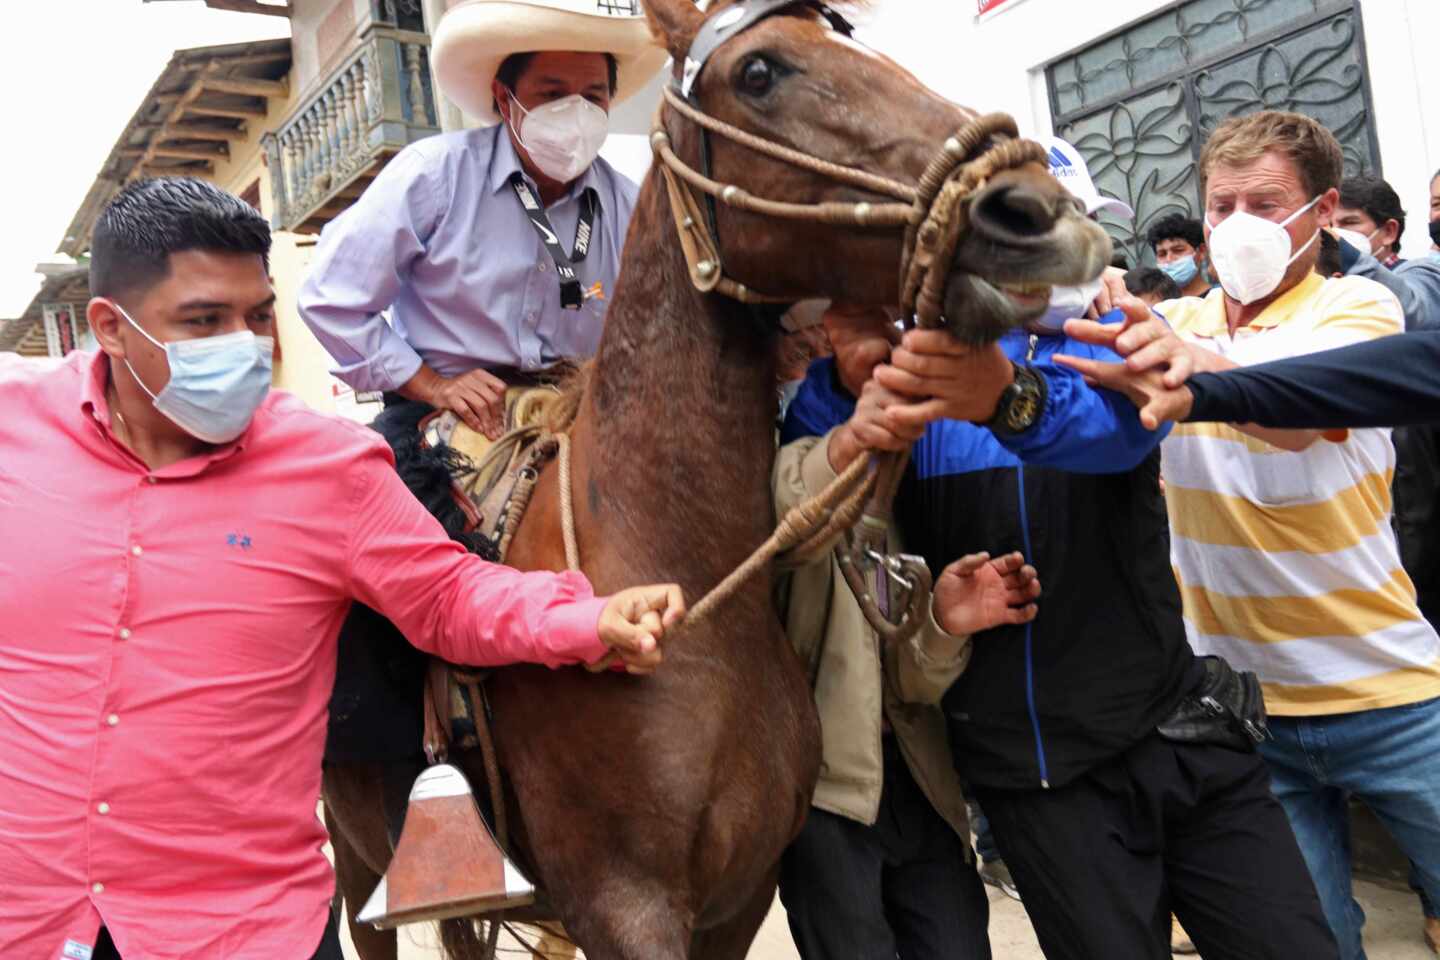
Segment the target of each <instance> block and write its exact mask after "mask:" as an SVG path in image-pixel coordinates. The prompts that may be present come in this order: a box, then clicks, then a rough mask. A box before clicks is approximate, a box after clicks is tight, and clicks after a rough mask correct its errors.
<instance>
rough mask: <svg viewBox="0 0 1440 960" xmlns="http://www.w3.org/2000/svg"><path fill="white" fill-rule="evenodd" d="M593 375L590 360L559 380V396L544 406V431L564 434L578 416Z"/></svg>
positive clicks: (592, 362)
mask: <svg viewBox="0 0 1440 960" xmlns="http://www.w3.org/2000/svg"><path fill="white" fill-rule="evenodd" d="M594 374H595V361H594V359H590V360H587V361H585V362H584V363H582V364H580V365H579V366H578V367H576V368H575V370H574V372H573V373H571V374H569V375H568V376H566V377H565V379H563V380H561V381H560V383H559V385H558V388H559V391H560V395H559V396H557V397H556V398H555V399H554V400H552V401H550V402H549V403H548V404H546V407H547V409H546V410H545V431H546V432H547V433H564V432H565V431H567V430H569V429H570V427H571V425H572V424H574V423H575V418H576V417H577V416H579V415H580V402H581V401H582V400H584V399H585V390H586V389H587V388H588V387H589V385H590V378H591V377H592V376H594Z"/></svg>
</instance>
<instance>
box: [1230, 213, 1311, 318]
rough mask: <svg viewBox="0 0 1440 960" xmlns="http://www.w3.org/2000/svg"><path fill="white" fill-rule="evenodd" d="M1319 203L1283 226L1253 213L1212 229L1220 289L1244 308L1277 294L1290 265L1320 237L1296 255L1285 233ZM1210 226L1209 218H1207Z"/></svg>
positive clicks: (1238, 215) (1286, 219)
mask: <svg viewBox="0 0 1440 960" xmlns="http://www.w3.org/2000/svg"><path fill="white" fill-rule="evenodd" d="M1319 202H1320V198H1319V197H1318V196H1317V197H1316V198H1315V199H1314V200H1311V201H1310V202H1309V203H1307V204H1305V206H1303V207H1301V208H1300V209H1299V210H1296V211H1295V212H1294V213H1292V214H1290V216H1288V217H1286V218H1285V219H1284V220H1283V221H1281V222H1280V223H1275V222H1273V221H1270V220H1265V219H1262V218H1260V217H1257V216H1255V215H1254V214H1253V213H1243V212H1239V211H1237V212H1235V213H1232V214H1230V216H1228V217H1226V218H1225V219H1224V220H1223V221H1222V222H1221V223H1220V225H1219V226H1214V225H1212V226H1211V227H1210V240H1209V246H1208V249H1209V251H1210V262H1211V264H1212V265H1214V267H1215V272H1216V273H1218V274H1219V275H1220V286H1222V287H1224V288H1225V292H1226V293H1227V294H1229V295H1230V296H1231V297H1232V298H1233V299H1235V300H1238V301H1240V302H1241V303H1244V304H1251V303H1254V302H1255V301H1256V300H1263V299H1265V298H1266V297H1268V296H1269V295H1270V294H1272V293H1274V292H1275V288H1276V287H1278V286H1280V281H1281V280H1283V279H1285V271H1286V270H1288V269H1289V267H1290V264H1292V263H1294V262H1295V260H1296V259H1297V258H1298V257H1299V256H1300V254H1302V253H1304V252H1305V251H1306V250H1308V249H1309V248H1310V245H1311V244H1312V243H1314V242H1315V239H1316V238H1317V237H1319V236H1320V231H1319V230H1318V229H1317V230H1316V231H1315V233H1314V234H1313V235H1312V236H1311V237H1310V239H1309V240H1306V241H1305V243H1304V244H1302V245H1301V247H1300V249H1299V250H1296V251H1295V252H1294V253H1293V254H1292V253H1291V252H1290V234H1289V233H1288V232H1287V231H1286V230H1285V228H1286V227H1287V226H1289V225H1290V224H1291V223H1292V222H1293V221H1294V220H1295V218H1296V217H1299V216H1300V215H1301V214H1303V213H1305V211H1307V210H1309V209H1310V208H1311V207H1313V206H1315V204H1317V203H1319ZM1206 222H1207V223H1208V222H1209V217H1208V216H1207V217H1206Z"/></svg>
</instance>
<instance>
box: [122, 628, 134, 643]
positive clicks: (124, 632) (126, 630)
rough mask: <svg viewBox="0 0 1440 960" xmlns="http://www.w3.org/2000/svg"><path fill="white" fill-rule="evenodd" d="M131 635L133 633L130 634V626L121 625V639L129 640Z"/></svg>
mask: <svg viewBox="0 0 1440 960" xmlns="http://www.w3.org/2000/svg"><path fill="white" fill-rule="evenodd" d="M130 636H131V634H130V628H129V627H121V628H120V639H121V640H129V639H130Z"/></svg>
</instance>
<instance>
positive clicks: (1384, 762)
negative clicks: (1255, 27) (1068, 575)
mask: <svg viewBox="0 0 1440 960" xmlns="http://www.w3.org/2000/svg"><path fill="white" fill-rule="evenodd" d="M1342 169H1343V159H1342V156H1341V151H1340V145H1339V144H1338V143H1337V142H1336V140H1335V138H1334V137H1333V136H1332V135H1331V134H1330V133H1329V131H1327V130H1326V129H1325V128H1324V127H1322V126H1321V125H1320V124H1318V123H1316V122H1315V121H1314V120H1311V119H1310V118H1309V117H1305V116H1301V115H1298V114H1293V113H1280V112H1275V111H1268V112H1264V113H1258V114H1254V115H1252V116H1248V117H1244V118H1240V119H1235V120H1230V121H1227V122H1226V123H1224V124H1222V125H1221V126H1220V127H1219V128H1217V129H1216V130H1215V132H1214V134H1213V135H1212V136H1211V138H1210V140H1209V142H1208V143H1207V144H1206V146H1205V148H1204V150H1203V151H1202V153H1201V155H1200V178H1201V187H1202V190H1203V191H1204V196H1205V207H1206V210H1205V232H1206V241H1207V243H1208V245H1209V250H1210V255H1211V257H1212V260H1213V262H1214V264H1215V267H1216V269H1217V271H1218V273H1219V276H1220V283H1221V288H1220V289H1215V290H1212V291H1210V293H1209V294H1208V295H1207V296H1205V297H1204V298H1184V299H1180V300H1172V301H1169V302H1166V303H1161V304H1159V305H1157V306H1156V308H1155V312H1156V313H1158V314H1159V316H1160V317H1163V318H1164V319H1165V320H1168V321H1169V324H1170V327H1171V328H1173V333H1172V332H1171V330H1170V329H1168V328H1167V327H1166V326H1165V324H1164V323H1163V322H1161V321H1160V320H1159V319H1157V318H1155V317H1151V318H1150V320H1149V321H1147V322H1143V323H1139V324H1130V325H1129V326H1128V329H1126V330H1125V331H1124V332H1123V333H1121V334H1120V335H1119V337H1118V338H1117V339H1116V341H1115V347H1116V349H1117V351H1118V352H1120V353H1121V354H1122V355H1127V365H1128V366H1129V367H1130V369H1131V370H1132V371H1138V370H1144V369H1150V368H1153V367H1167V368H1168V370H1169V373H1168V374H1167V375H1166V380H1167V381H1168V380H1170V379H1171V378H1173V379H1174V381H1175V383H1177V384H1178V383H1180V382H1183V380H1184V378H1185V376H1186V375H1188V372H1189V371H1190V370H1195V371H1201V372H1204V371H1219V370H1225V369H1230V368H1233V367H1236V366H1246V365H1249V364H1253V363H1261V362H1264V361H1267V360H1274V359H1278V358H1282V357H1291V356H1296V355H1298V354H1305V353H1311V352H1314V351H1317V350H1324V349H1326V348H1329V347H1338V346H1344V345H1347V344H1352V343H1358V342H1361V341H1366V340H1372V339H1375V338H1378V337H1384V336H1389V335H1391V334H1398V333H1402V332H1403V331H1404V329H1405V323H1404V317H1403V315H1402V312H1401V308H1400V304H1399V302H1398V301H1397V300H1396V299H1395V297H1394V295H1393V294H1391V293H1390V292H1389V291H1387V290H1386V289H1385V288H1384V287H1382V286H1380V285H1379V284H1377V283H1374V282H1373V281H1370V280H1366V279H1363V278H1360V277H1343V278H1339V279H1327V278H1325V277H1322V276H1320V275H1318V274H1317V273H1316V272H1315V259H1316V255H1317V253H1318V251H1319V246H1320V245H1319V243H1318V236H1319V232H1320V230H1321V228H1322V227H1323V226H1325V225H1328V224H1329V222H1330V218H1331V216H1332V214H1333V212H1334V210H1335V207H1336V204H1337V202H1338V196H1339V195H1338V190H1337V188H1338V186H1339V184H1340V179H1341V176H1342ZM1177 334H1178V336H1177ZM1163 452H1164V453H1163V470H1164V476H1165V482H1166V501H1167V504H1168V507H1169V512H1170V523H1171V531H1172V553H1171V557H1172V562H1173V564H1174V567H1175V576H1176V579H1177V580H1178V581H1179V584H1180V589H1181V596H1182V598H1183V602H1184V613H1185V624H1186V630H1187V632H1188V634H1189V637H1190V641H1191V643H1192V644H1193V645H1194V646H1195V648H1196V650H1197V651H1198V652H1200V653H1213V654H1219V655H1221V656H1223V657H1225V658H1226V659H1227V660H1229V661H1230V662H1231V663H1232V664H1234V665H1235V666H1236V667H1237V668H1239V669H1243V670H1252V671H1254V672H1255V673H1256V674H1258V675H1259V677H1260V680H1261V681H1262V684H1263V686H1264V691H1265V704H1266V707H1267V708H1268V709H1269V712H1270V714H1271V721H1270V729H1271V733H1272V735H1273V739H1272V740H1270V741H1269V742H1266V743H1264V744H1262V746H1261V750H1262V752H1263V753H1264V755H1265V757H1266V759H1267V760H1268V761H1269V764H1270V769H1271V780H1272V788H1273V789H1274V792H1275V794H1276V796H1277V797H1278V798H1279V799H1280V801H1281V802H1282V803H1283V804H1284V806H1285V810H1286V812H1287V813H1288V814H1289V817H1290V823H1291V826H1292V827H1293V828H1294V830H1295V835H1296V838H1297V839H1298V840H1299V842H1300V847H1301V850H1302V851H1303V852H1304V854H1305V859H1306V861H1307V863H1308V864H1309V867H1310V873H1311V876H1312V877H1313V878H1314V880H1315V886H1316V889H1317V890H1318V892H1319V894H1320V899H1321V902H1322V904H1323V906H1324V908H1325V913H1326V917H1327V919H1328V920H1329V921H1330V925H1331V927H1332V928H1333V929H1334V931H1335V936H1336V939H1337V940H1338V941H1339V943H1340V948H1341V955H1342V956H1343V957H1345V958H1346V960H1357V958H1363V957H1364V956H1365V951H1364V947H1363V946H1362V943H1361V927H1362V925H1363V923H1364V913H1363V912H1362V911H1361V909H1360V906H1359V905H1358V904H1357V903H1355V900H1354V898H1353V896H1352V895H1351V890H1350V848H1349V823H1348V814H1347V806H1346V803H1347V800H1348V797H1349V796H1350V795H1352V794H1353V795H1355V796H1359V797H1360V798H1362V799H1363V800H1364V801H1365V802H1366V804H1367V805H1368V806H1369V807H1370V808H1371V809H1372V810H1374V811H1375V813H1376V814H1377V815H1378V816H1379V817H1380V818H1381V820H1383V821H1384V822H1385V824H1386V826H1387V827H1388V828H1389V830H1390V832H1391V833H1392V834H1393V835H1394V837H1395V839H1396V840H1397V841H1398V842H1399V844H1400V846H1401V847H1402V848H1403V849H1404V850H1405V852H1406V853H1407V854H1409V856H1410V858H1411V859H1412V860H1413V861H1414V862H1415V864H1416V866H1417V874H1418V877H1419V879H1420V881H1421V883H1422V885H1423V886H1424V888H1425V890H1426V892H1427V893H1428V894H1429V896H1431V897H1432V898H1434V897H1436V896H1437V895H1440V700H1437V699H1436V698H1437V697H1440V638H1437V636H1436V633H1435V631H1434V629H1433V628H1432V627H1431V626H1430V625H1429V624H1428V623H1427V622H1426V621H1425V618H1424V617H1422V616H1421V614H1420V610H1419V608H1418V606H1417V604H1416V600H1415V588H1414V586H1413V585H1412V584H1411V582H1410V579H1409V577H1407V576H1406V574H1405V571H1404V570H1403V568H1402V567H1401V564H1400V556H1399V551H1398V549H1397V548H1396V544H1395V538H1394V535H1393V533H1392V532H1391V526H1390V514H1391V501H1390V481H1391V479H1392V475H1393V473H1394V469H1395V451H1394V448H1393V447H1392V445H1391V442H1390V433H1389V431H1388V430H1381V429H1365V430H1352V431H1316V430H1280V429H1270V428H1264V427H1257V426H1253V425H1245V424H1241V425H1234V426H1230V425H1220V424H1202V423H1194V424H1189V423H1187V424H1179V425H1177V426H1176V428H1175V430H1174V432H1173V433H1172V434H1171V436H1170V438H1169V439H1167V440H1166V441H1165V443H1164V447H1163ZM1433 902H1440V901H1433Z"/></svg>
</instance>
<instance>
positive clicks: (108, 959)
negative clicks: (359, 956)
mask: <svg viewBox="0 0 1440 960" xmlns="http://www.w3.org/2000/svg"><path fill="white" fill-rule="evenodd" d="M90 960H121V957H120V953H119V951H117V950H116V949H115V944H114V942H113V941H111V939H110V931H109V930H106V929H105V928H104V927H101V928H100V938H99V939H98V940H96V941H95V952H94V953H92V954H91V955H90ZM216 960H219V958H218V957H217V958H216ZM275 960H291V958H289V957H276V958H275ZM293 960H304V958H303V957H300V956H296V957H294V958H293ZM310 960H345V953H344V951H343V950H341V948H340V928H339V926H338V925H337V924H336V923H335V911H333V910H332V911H330V920H329V921H328V922H327V923H326V924H325V933H324V934H322V935H321V937H320V948H319V949H318V950H316V951H315V952H314V953H313V954H311V955H310Z"/></svg>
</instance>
